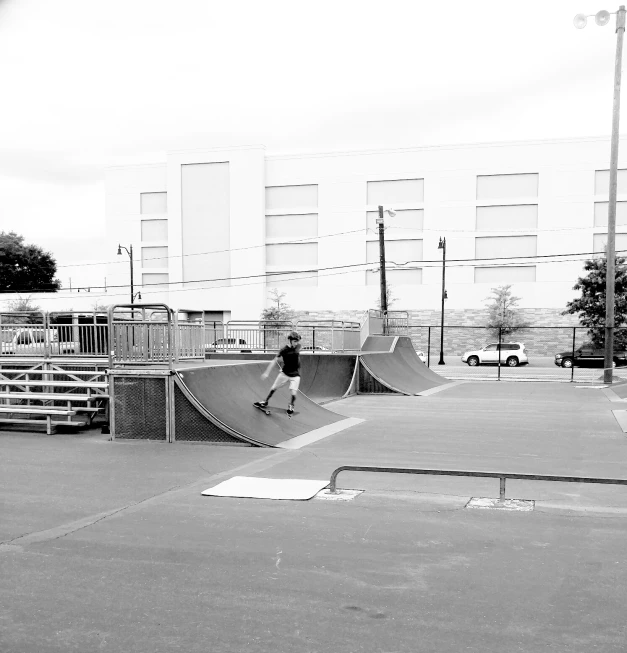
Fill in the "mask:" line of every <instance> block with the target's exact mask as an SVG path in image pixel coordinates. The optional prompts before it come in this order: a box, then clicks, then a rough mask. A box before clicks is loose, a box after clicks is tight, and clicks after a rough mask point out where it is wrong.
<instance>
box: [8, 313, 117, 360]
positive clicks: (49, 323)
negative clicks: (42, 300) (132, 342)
mask: <svg viewBox="0 0 627 653" xmlns="http://www.w3.org/2000/svg"><path fill="white" fill-rule="evenodd" d="M108 341H109V326H108V316H107V314H106V313H105V312H102V311H93V312H84V311H83V312H76V311H54V312H44V311H24V312H15V313H0V342H1V350H0V356H1V357H2V358H8V357H12V358H16V357H25V358H31V357H36V358H60V357H75V356H81V357H97V358H102V357H103V356H106V355H108V350H109V347H108Z"/></svg>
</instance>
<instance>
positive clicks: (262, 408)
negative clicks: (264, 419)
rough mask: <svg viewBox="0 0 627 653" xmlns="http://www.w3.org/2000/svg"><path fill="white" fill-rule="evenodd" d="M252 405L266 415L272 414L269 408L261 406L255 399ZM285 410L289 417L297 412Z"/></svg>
mask: <svg viewBox="0 0 627 653" xmlns="http://www.w3.org/2000/svg"><path fill="white" fill-rule="evenodd" d="M253 406H254V407H255V408H257V409H258V410H262V411H263V412H264V413H265V414H266V415H272V412H271V411H270V409H269V408H268V407H267V406H266V407H265V408H264V407H263V406H260V405H259V402H258V401H255V402H254V403H253ZM285 412H286V413H287V416H288V417H289V418H290V419H292V415H298V413H297V412H296V411H292V412H290V411H289V410H286V411H285Z"/></svg>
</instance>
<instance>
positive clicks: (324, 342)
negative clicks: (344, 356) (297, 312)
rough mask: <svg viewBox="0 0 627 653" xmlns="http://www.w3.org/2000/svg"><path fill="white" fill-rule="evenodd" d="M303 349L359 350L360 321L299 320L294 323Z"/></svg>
mask: <svg viewBox="0 0 627 653" xmlns="http://www.w3.org/2000/svg"><path fill="white" fill-rule="evenodd" d="M294 326H295V329H296V331H298V333H299V335H300V337H301V347H302V348H303V350H305V351H307V350H311V351H314V352H320V351H330V352H342V351H359V350H360V332H361V326H360V324H359V322H351V321H347V320H299V321H298V322H296V324H295V325H294Z"/></svg>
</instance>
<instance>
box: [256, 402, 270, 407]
mask: <svg viewBox="0 0 627 653" xmlns="http://www.w3.org/2000/svg"><path fill="white" fill-rule="evenodd" d="M267 405H268V402H267V401H256V402H255V406H259V407H260V408H266V406H267Z"/></svg>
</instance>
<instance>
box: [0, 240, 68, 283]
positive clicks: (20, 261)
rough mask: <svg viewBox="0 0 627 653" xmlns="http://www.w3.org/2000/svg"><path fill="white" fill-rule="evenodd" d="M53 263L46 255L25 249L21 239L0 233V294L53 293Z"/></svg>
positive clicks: (33, 249) (28, 246) (37, 248)
mask: <svg viewBox="0 0 627 653" xmlns="http://www.w3.org/2000/svg"><path fill="white" fill-rule="evenodd" d="M56 273H57V262H56V261H55V260H54V258H53V256H52V254H50V252H44V250H43V249H42V248H41V247H38V246H37V245H26V244H25V243H24V236H19V235H18V234H16V233H15V232H13V231H10V232H9V233H6V232H4V231H2V232H0V290H1V291H2V292H28V291H31V292H56V291H57V290H59V288H61V282H60V281H59V280H58V279H55V275H56Z"/></svg>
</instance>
